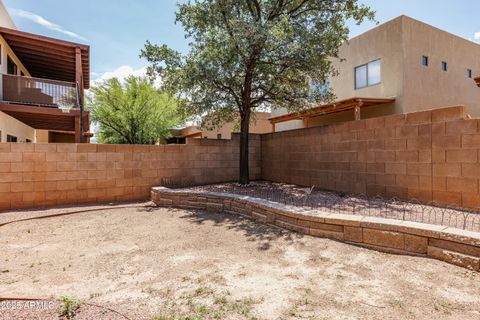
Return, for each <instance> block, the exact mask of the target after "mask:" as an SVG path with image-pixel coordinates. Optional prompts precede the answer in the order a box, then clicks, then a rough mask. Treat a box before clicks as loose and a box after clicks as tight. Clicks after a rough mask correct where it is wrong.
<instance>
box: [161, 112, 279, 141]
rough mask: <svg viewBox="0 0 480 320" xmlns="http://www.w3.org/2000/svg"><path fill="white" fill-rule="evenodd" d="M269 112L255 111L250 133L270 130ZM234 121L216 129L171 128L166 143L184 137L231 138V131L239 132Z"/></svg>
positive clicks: (268, 131) (184, 138) (182, 139)
mask: <svg viewBox="0 0 480 320" xmlns="http://www.w3.org/2000/svg"><path fill="white" fill-rule="evenodd" d="M270 116H271V114H270V113H269V112H255V119H254V120H252V122H251V123H250V133H256V134H262V133H270V132H272V125H271V124H270V121H269V120H268V119H269V118H270ZM236 127H237V126H236V125H235V123H234V122H228V123H225V124H224V125H222V126H221V127H220V128H218V129H204V128H200V127H197V126H188V127H186V128H182V129H174V130H172V135H173V137H172V138H170V139H168V141H167V143H185V141H186V138H193V139H228V140H229V139H231V138H232V133H235V132H239V129H237V128H236Z"/></svg>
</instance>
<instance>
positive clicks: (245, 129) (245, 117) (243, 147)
mask: <svg viewBox="0 0 480 320" xmlns="http://www.w3.org/2000/svg"><path fill="white" fill-rule="evenodd" d="M249 131H250V109H248V108H247V110H246V111H245V112H242V114H241V118H240V176H239V179H238V182H239V183H240V184H241V185H247V184H249V183H250V173H249V168H248V135H249Z"/></svg>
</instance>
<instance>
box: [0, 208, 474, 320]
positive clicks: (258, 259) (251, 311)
mask: <svg viewBox="0 0 480 320" xmlns="http://www.w3.org/2000/svg"><path fill="white" fill-rule="evenodd" d="M76 210H82V208H72V209H71V211H76ZM67 211H68V210H67ZM48 212H49V211H45V212H44V213H48ZM52 212H53V211H52ZM15 215H18V217H16V218H17V219H20V218H21V217H22V213H20V212H19V213H13V214H12V213H9V219H14V218H15ZM0 216H1V215H0ZM0 246H1V249H2V252H1V255H0V298H2V297H10V298H47V299H48V298H60V297H62V296H68V297H73V298H77V299H80V301H81V302H83V303H91V304H95V305H102V306H106V307H109V308H112V309H115V310H117V311H119V312H121V313H123V314H125V315H127V316H128V317H129V318H130V319H158V320H166V319H186V317H187V316H189V317H190V318H188V319H463V320H466V319H476V320H478V319H480V274H478V273H474V272H471V271H468V270H465V269H462V268H459V267H455V266H452V265H449V264H446V263H443V262H440V261H436V260H429V259H424V258H416V257H406V256H395V255H390V254H384V253H379V252H375V251H370V250H367V249H363V248H358V247H354V246H350V245H347V244H342V243H338V242H335V241H331V240H326V239H320V238H313V237H308V236H300V235H297V234H295V233H290V232H286V231H282V230H279V229H276V228H273V227H267V226H262V225H258V224H255V223H253V222H251V221H248V220H245V219H243V218H239V217H236V216H230V215H226V214H212V213H205V212H189V211H184V210H169V209H158V208H150V207H148V206H140V207H133V206H131V207H124V208H111V209H110V210H102V211H90V212H85V213H76V214H73V215H68V216H60V217H53V218H46V219H40V220H29V221H22V222H16V223H10V224H7V225H4V226H2V227H0ZM81 308H82V307H81ZM80 310H81V309H80ZM9 312H10V311H9V310H6V309H3V310H2V309H0V319H2V318H3V319H7V318H9V317H10V316H11V315H12V314H13V313H9ZM2 314H3V315H2ZM80 314H81V312H80ZM50 316H51V317H54V318H56V317H57V316H56V315H55V313H50ZM38 318H41V317H40V314H39V315H38Z"/></svg>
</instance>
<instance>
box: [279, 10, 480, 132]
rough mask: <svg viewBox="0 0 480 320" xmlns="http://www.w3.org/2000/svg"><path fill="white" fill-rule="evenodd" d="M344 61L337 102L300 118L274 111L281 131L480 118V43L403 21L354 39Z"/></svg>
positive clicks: (335, 85) (336, 82)
mask: <svg viewBox="0 0 480 320" xmlns="http://www.w3.org/2000/svg"><path fill="white" fill-rule="evenodd" d="M339 56H340V58H344V59H345V60H344V61H340V60H339V59H335V60H334V61H333V63H334V65H335V67H336V68H337V70H338V71H339V75H338V76H337V77H333V78H332V79H330V81H329V85H330V87H331V88H332V89H333V91H334V94H335V95H336V96H337V99H338V100H337V102H336V103H334V104H330V105H325V106H320V107H317V108H314V109H313V110H311V111H310V112H306V113H303V114H300V115H299V114H288V112H286V111H285V110H284V109H277V110H273V112H272V118H271V119H270V120H271V122H272V124H273V125H274V127H275V130H276V131H282V130H289V129H296V128H302V127H308V126H317V125H322V124H328V123H334V122H342V121H349V120H353V119H359V118H371V117H377V116H382V115H388V114H398V113H409V112H415V111H421V110H428V109H432V108H442V107H446V106H452V105H465V106H466V108H467V112H468V113H469V114H470V115H471V116H472V117H480V88H479V87H478V86H477V85H476V83H475V81H474V78H476V77H479V75H480V45H479V44H477V43H474V42H472V41H468V40H466V39H463V38H461V37H458V36H455V35H453V34H450V33H448V32H445V31H442V30H440V29H437V28H435V27H432V26H430V25H428V24H425V23H423V22H420V21H417V20H414V19H412V18H409V17H406V16H400V17H398V18H396V19H394V20H391V21H389V22H387V23H384V24H382V25H380V26H378V27H376V28H374V29H372V30H370V31H367V32H365V33H363V34H361V35H359V36H357V37H354V38H352V39H350V41H349V42H348V43H346V44H344V45H343V46H342V47H341V48H340V55H339ZM478 84H479V85H480V79H479V80H478Z"/></svg>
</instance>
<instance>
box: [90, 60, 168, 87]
mask: <svg viewBox="0 0 480 320" xmlns="http://www.w3.org/2000/svg"><path fill="white" fill-rule="evenodd" d="M92 74H93V73H92ZM96 74H98V73H96ZM146 75H147V67H141V68H139V69H134V68H132V67H131V66H129V65H123V66H120V67H118V68H117V69H115V70H113V71H107V72H105V73H103V74H101V75H99V76H98V77H97V78H96V79H94V80H93V81H92V84H93V86H95V85H98V84H100V83H102V82H103V81H105V80H108V79H112V78H117V79H118V80H119V81H121V82H122V81H124V80H125V79H126V78H128V77H129V76H135V77H144V76H146ZM154 85H155V86H157V87H158V86H159V85H160V80H159V79H157V80H155V81H154Z"/></svg>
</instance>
